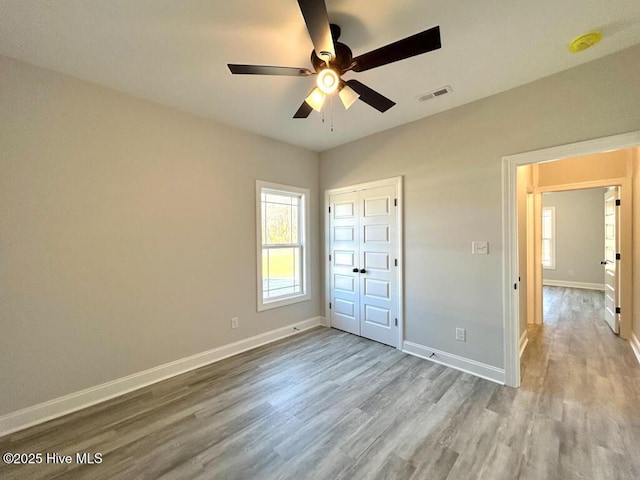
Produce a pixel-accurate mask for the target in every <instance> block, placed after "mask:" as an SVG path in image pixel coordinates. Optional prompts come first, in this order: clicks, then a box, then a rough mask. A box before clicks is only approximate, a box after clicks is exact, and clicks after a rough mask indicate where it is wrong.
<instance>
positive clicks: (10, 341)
mask: <svg viewBox="0 0 640 480" xmlns="http://www.w3.org/2000/svg"><path fill="white" fill-rule="evenodd" d="M0 85H1V86H2V87H1V88H0V118H1V122H0V162H1V163H0V306H1V307H0V325H1V326H2V332H1V333H0V378H1V386H0V414H4V413H7V412H11V411H15V410H17V409H20V408H23V407H27V406H30V405H33V404H36V403H39V402H43V401H45V400H49V399H52V398H55V397H59V396H61V395H65V394H68V393H71V392H74V391H78V390H80V389H84V388H87V387H91V386H94V385H97V384H101V383H103V382H107V381H109V380H113V379H116V378H119V377H123V376H126V375H129V374H132V373H134V372H138V371H141V370H144V369H148V368H151V367H155V366H158V365H161V364H164V363H166V362H170V361H173V360H176V359H179V358H182V357H185V356H189V355H193V354H196V353H199V352H203V351H206V350H209V349H212V348H214V347H217V346H220V345H223V344H227V343H230V342H233V341H237V340H240V339H242V338H246V337H250V336H253V335H256V334H259V333H262V332H265V331H268V330H272V329H275V328H278V327H282V326H285V325H288V324H291V323H293V322H296V321H299V320H303V319H307V318H311V317H314V316H317V315H319V313H320V306H319V295H318V293H319V292H318V285H319V283H320V282H319V272H318V258H319V257H318V255H319V253H318V252H319V250H318V247H319V245H318V242H317V239H318V236H319V219H318V215H319V213H318V206H319V203H318V199H319V197H318V184H319V166H318V155H317V154H316V153H313V152H309V151H305V150H303V149H300V148H296V147H292V146H288V145H286V144H283V143H279V142H277V141H274V140H270V139H267V138H264V137H260V136H257V135H254V134H250V133H247V132H243V131H240V130H237V129H234V128H230V127H226V126H223V125H221V124H218V123H216V122H213V121H210V120H205V119H203V118H199V117H196V116H192V115H188V114H184V113H180V112H178V111H175V110H172V109H169V108H165V107H162V106H159V105H155V104H152V103H149V102H146V101H142V100H138V99H135V98H132V97H129V96H126V95H123V94H120V93H117V92H114V91H111V90H108V89H104V88H101V87H98V86H95V85H91V84H88V83H85V82H82V81H78V80H75V79H72V78H70V77H66V76H63V75H58V74H56V73H53V72H50V71H47V70H43V69H39V68H35V67H32V66H29V65H27V64H24V63H20V62H17V61H14V60H10V59H8V58H6V57H0ZM256 179H262V180H267V181H273V182H278V183H285V184H291V185H297V186H302V187H307V188H310V189H311V258H312V264H311V270H310V272H311V274H310V280H311V294H312V300H311V301H308V302H305V303H301V304H297V305H294V306H290V307H284V308H279V309H275V310H270V311H267V312H263V313H260V314H258V313H256V282H255V278H256V260H255V212H254V210H255V203H254V201H255V200H254V196H255V180H256ZM232 316H238V317H239V318H240V328H239V329H237V330H231V329H230V319H231V317H232Z"/></svg>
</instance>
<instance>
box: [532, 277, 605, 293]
mask: <svg viewBox="0 0 640 480" xmlns="http://www.w3.org/2000/svg"><path fill="white" fill-rule="evenodd" d="M542 284H543V285H548V286H550V287H568V288H583V289H585V290H602V291H603V292H604V283H586V282H572V281H570V280H550V279H547V278H545V279H544V280H542Z"/></svg>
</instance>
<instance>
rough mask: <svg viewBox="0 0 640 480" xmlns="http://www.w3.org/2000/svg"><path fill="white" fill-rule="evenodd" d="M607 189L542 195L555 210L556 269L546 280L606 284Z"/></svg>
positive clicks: (548, 272) (545, 203)
mask: <svg viewBox="0 0 640 480" xmlns="http://www.w3.org/2000/svg"><path fill="white" fill-rule="evenodd" d="M605 191H606V189H604V188H593V189H588V190H573V191H569V192H553V193H545V194H543V195H542V206H543V207H554V208H555V213H556V235H555V238H556V268H555V269H543V270H542V278H543V279H544V280H556V281H561V282H562V281H564V282H579V283H592V284H598V285H604V269H603V267H602V265H600V261H601V260H603V259H604V192H605Z"/></svg>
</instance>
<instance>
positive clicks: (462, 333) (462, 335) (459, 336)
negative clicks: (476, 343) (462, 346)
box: [456, 328, 467, 342]
mask: <svg viewBox="0 0 640 480" xmlns="http://www.w3.org/2000/svg"><path fill="white" fill-rule="evenodd" d="M456 340H457V341H459V342H466V341H467V331H466V330H465V329H464V328H456Z"/></svg>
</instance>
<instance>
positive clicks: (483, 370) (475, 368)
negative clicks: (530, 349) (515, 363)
mask: <svg viewBox="0 0 640 480" xmlns="http://www.w3.org/2000/svg"><path fill="white" fill-rule="evenodd" d="M402 351H403V352H404V353H408V354H409V355H415V356H416V357H420V358H424V359H425V360H430V361H432V362H435V363H439V364H441V365H445V366H447V367H451V368H455V369H456V370H460V371H462V372H465V373H470V374H471V375H475V376H477V377H480V378H484V379H485V380H490V381H492V382H495V383H499V384H500V385H504V382H505V375H504V369H503V368H498V367H494V366H492V365H487V364H486V363H481V362H476V361H475V360H471V359H469V358H464V357H460V356H458V355H454V354H453V353H447V352H443V351H441V350H436V349H435V348H429V347H425V346H424V345H420V344H419V343H413V342H409V341H406V340H405V341H404V342H403V344H402ZM432 354H435V355H433V356H432Z"/></svg>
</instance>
